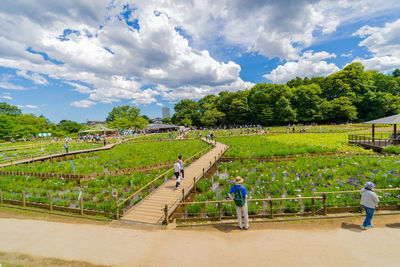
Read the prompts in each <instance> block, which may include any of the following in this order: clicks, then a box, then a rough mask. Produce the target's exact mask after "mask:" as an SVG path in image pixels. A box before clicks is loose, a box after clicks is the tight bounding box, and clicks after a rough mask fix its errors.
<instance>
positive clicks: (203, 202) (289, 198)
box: [168, 196, 323, 206]
mask: <svg viewBox="0 0 400 267" xmlns="http://www.w3.org/2000/svg"><path fill="white" fill-rule="evenodd" d="M296 199H297V200H299V199H323V197H317V196H315V197H288V198H256V199H253V198H249V199H247V201H249V202H252V201H280V200H296ZM224 202H225V203H226V202H233V200H230V199H228V200H210V201H199V202H180V203H175V204H172V205H171V206H174V205H189V204H210V203H224ZM168 205H170V204H168Z"/></svg>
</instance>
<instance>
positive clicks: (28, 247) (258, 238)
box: [0, 208, 400, 267]
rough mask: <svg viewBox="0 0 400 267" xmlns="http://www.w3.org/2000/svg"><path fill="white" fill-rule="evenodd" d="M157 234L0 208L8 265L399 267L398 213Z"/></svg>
mask: <svg viewBox="0 0 400 267" xmlns="http://www.w3.org/2000/svg"><path fill="white" fill-rule="evenodd" d="M362 219H363V218H361V217H358V218H344V219H329V220H313V221H298V222H279V223H254V224H251V226H250V229H249V230H248V231H244V230H242V231H241V230H239V229H237V228H236V227H235V226H234V225H216V226H201V227H185V228H176V229H160V228H158V227H144V226H137V225H127V224H122V223H119V222H114V223H105V222H96V221H89V220H82V219H77V218H76V219H75V218H73V219H69V218H66V217H57V216H53V215H43V214H40V213H32V212H26V211H18V210H13V209H6V208H0V263H2V267H3V266H4V265H6V266H338V265H342V266H377V265H381V266H385V267H386V266H400V253H399V252H398V243H397V242H398V240H400V215H389V216H377V217H375V218H374V224H375V226H376V227H375V228H373V229H370V230H367V231H362V230H361V229H360V228H359V225H360V224H361V222H362Z"/></svg>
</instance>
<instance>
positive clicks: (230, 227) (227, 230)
mask: <svg viewBox="0 0 400 267" xmlns="http://www.w3.org/2000/svg"><path fill="white" fill-rule="evenodd" d="M213 227H214V228H215V229H217V230H219V231H221V232H223V233H230V232H232V231H235V230H238V231H241V230H240V229H239V228H238V227H237V225H236V224H235V225H233V224H219V225H214V226H213Z"/></svg>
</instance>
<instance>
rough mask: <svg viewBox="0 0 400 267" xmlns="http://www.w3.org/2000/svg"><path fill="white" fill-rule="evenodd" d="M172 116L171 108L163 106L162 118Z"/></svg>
mask: <svg viewBox="0 0 400 267" xmlns="http://www.w3.org/2000/svg"><path fill="white" fill-rule="evenodd" d="M170 117H171V115H170V110H169V108H165V107H163V108H162V118H163V119H166V118H170Z"/></svg>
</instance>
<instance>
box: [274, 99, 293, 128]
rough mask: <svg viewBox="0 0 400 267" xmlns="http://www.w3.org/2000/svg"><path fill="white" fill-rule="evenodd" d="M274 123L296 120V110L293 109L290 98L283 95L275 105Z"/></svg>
mask: <svg viewBox="0 0 400 267" xmlns="http://www.w3.org/2000/svg"><path fill="white" fill-rule="evenodd" d="M274 117H275V118H274V123H275V124H287V123H291V122H296V111H295V110H293V109H292V107H291V105H290V102H289V100H288V99H287V98H286V97H284V96H281V97H280V98H279V100H278V101H277V102H276V104H275V107H274Z"/></svg>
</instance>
